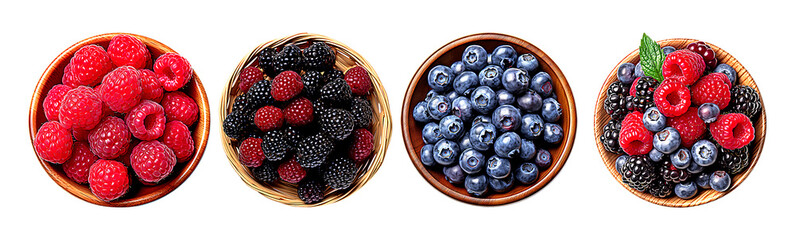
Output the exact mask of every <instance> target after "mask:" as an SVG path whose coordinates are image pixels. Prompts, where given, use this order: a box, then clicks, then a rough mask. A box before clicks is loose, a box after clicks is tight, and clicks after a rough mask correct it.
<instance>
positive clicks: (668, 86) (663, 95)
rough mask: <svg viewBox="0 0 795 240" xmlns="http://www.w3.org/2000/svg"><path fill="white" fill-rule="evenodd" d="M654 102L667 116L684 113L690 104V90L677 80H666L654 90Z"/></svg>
mask: <svg viewBox="0 0 795 240" xmlns="http://www.w3.org/2000/svg"><path fill="white" fill-rule="evenodd" d="M654 104H655V105H657V108H658V109H660V113H662V114H663V115H665V116H666V117H676V116H679V115H682V114H683V113H685V111H687V107H689V106H690V90H689V89H687V87H685V85H684V84H682V83H681V82H677V81H665V82H663V83H662V84H660V86H658V87H657V89H655V90H654Z"/></svg>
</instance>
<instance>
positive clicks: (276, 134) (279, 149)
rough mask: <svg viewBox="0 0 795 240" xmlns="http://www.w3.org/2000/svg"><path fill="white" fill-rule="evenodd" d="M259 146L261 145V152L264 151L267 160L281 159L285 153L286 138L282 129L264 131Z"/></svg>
mask: <svg viewBox="0 0 795 240" xmlns="http://www.w3.org/2000/svg"><path fill="white" fill-rule="evenodd" d="M260 146H262V152H263V153H265V158H267V159H268V161H271V162H276V161H281V160H282V159H284V157H285V155H287V139H286V138H285V137H284V132H283V131H282V130H273V131H269V132H265V133H264V134H263V136H262V144H260Z"/></svg>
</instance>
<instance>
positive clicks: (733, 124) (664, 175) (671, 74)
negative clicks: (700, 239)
mask: <svg viewBox="0 0 795 240" xmlns="http://www.w3.org/2000/svg"><path fill="white" fill-rule="evenodd" d="M595 113H596V114H595V118H594V135H595V138H596V143H597V144H596V145H597V147H598V149H599V153H600V154H601V157H602V160H603V161H604V164H605V166H607V169H608V170H609V171H610V173H611V174H613V177H615V179H616V180H617V181H619V182H620V183H621V184H622V185H623V186H624V188H626V189H627V190H629V191H630V192H632V193H633V194H635V195H636V196H638V197H640V198H642V199H644V200H646V201H649V202H652V203H655V204H659V205H663V206H669V207H690V206H697V205H701V204H704V203H708V202H711V201H714V200H716V199H718V198H720V197H722V196H724V195H726V194H728V193H729V192H731V191H732V190H734V189H735V188H736V187H737V186H738V185H740V183H742V182H743V180H745V178H746V177H748V174H749V173H750V172H751V169H753V167H754V165H756V162H757V161H758V160H759V155H760V154H761V151H762V146H763V145H764V141H765V132H766V125H767V124H766V116H765V107H764V104H763V102H762V96H761V94H760V93H759V89H758V88H757V86H756V83H755V82H754V80H753V78H752V77H751V75H750V74H749V73H748V71H746V69H745V68H744V67H743V66H742V64H740V62H738V61H737V59H735V58H734V57H732V56H731V55H730V54H729V53H728V52H726V51H724V50H723V49H721V48H719V47H717V46H715V45H713V44H710V43H706V42H703V41H699V40H694V39H680V38H677V39H667V40H662V41H654V40H652V39H651V38H650V37H648V36H647V35H646V34H643V37H642V39H641V44H640V47H639V48H638V49H636V50H635V51H633V52H632V53H630V54H629V55H627V57H625V58H624V59H622V60H621V62H620V63H619V64H618V65H617V66H616V67H615V68H614V69H613V71H612V72H611V73H610V75H609V76H608V77H607V80H605V83H604V84H603V86H602V89H601V92H600V94H599V99H598V101H597V104H596V110H595Z"/></svg>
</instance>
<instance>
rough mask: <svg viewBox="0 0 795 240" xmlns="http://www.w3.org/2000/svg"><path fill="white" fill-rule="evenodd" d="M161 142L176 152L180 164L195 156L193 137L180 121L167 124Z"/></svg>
mask: <svg viewBox="0 0 795 240" xmlns="http://www.w3.org/2000/svg"><path fill="white" fill-rule="evenodd" d="M160 141H162V142H163V144H165V145H166V146H168V147H169V148H171V150H173V151H174V155H175V156H177V161H178V162H185V161H187V160H188V159H189V158H190V156H191V155H193V148H194V146H193V136H192V135H191V132H190V129H188V126H185V124H184V123H182V122H180V121H171V122H168V123H166V128H165V130H163V136H162V137H161V139H160Z"/></svg>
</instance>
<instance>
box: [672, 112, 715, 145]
mask: <svg viewBox="0 0 795 240" xmlns="http://www.w3.org/2000/svg"><path fill="white" fill-rule="evenodd" d="M668 126H671V127H673V128H676V130H677V131H679V136H680V137H681V138H682V146H684V147H687V148H689V147H691V146H693V143H696V141H698V140H699V139H701V135H704V132H706V131H707V126H706V125H705V124H704V120H701V118H700V117H698V108H696V107H690V108H688V109H687V112H685V113H684V114H682V115H681V116H678V117H673V118H669V119H668Z"/></svg>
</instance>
